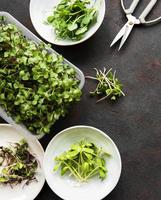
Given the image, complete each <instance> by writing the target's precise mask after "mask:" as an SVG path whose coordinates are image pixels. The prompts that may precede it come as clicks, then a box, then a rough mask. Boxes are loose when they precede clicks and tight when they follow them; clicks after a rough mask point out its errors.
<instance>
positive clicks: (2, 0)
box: [0, 0, 161, 200]
mask: <svg viewBox="0 0 161 200" xmlns="http://www.w3.org/2000/svg"><path fill="white" fill-rule="evenodd" d="M40 1H41V0H40ZM126 2H127V3H128V4H129V3H130V1H129V0H126ZM147 2H148V1H147V0H144V1H141V5H140V8H141V9H142V8H144V4H145V3H147ZM106 7H107V10H106V16H105V20H104V22H103V24H102V26H101V28H100V29H99V31H97V33H96V34H95V35H94V36H93V37H92V38H91V39H89V40H88V41H87V42H85V43H83V44H80V45H78V46H73V47H57V46H53V48H54V49H55V50H56V51H58V52H59V53H61V54H63V56H64V57H66V58H67V59H68V60H69V61H71V62H73V63H74V64H75V65H76V66H78V67H79V68H80V69H81V70H82V71H83V72H84V74H86V75H87V74H90V75H91V74H94V71H93V68H94V67H97V68H101V67H104V66H107V67H108V68H109V67H110V66H112V67H113V68H114V69H117V74H118V77H119V78H120V80H121V81H122V83H123V84H124V91H125V93H126V97H124V98H120V99H119V101H117V102H116V103H110V102H107V101H104V102H102V103H100V104H96V103H95V101H96V99H95V98H90V97H89V94H88V92H89V90H91V89H93V88H94V86H95V84H94V83H93V82H92V81H86V84H85V87H84V89H83V96H82V100H81V102H80V103H78V104H77V105H75V106H74V107H72V108H71V110H70V113H69V114H68V116H67V117H66V118H64V119H61V120H59V122H57V123H56V124H55V126H54V127H53V131H52V134H51V135H48V136H45V137H44V138H43V139H42V140H41V143H42V145H43V147H44V148H46V146H47V144H48V143H49V141H50V140H51V138H52V137H53V136H54V135H55V134H56V133H58V132H59V131H61V130H62V129H64V128H67V127H70V126H73V125H79V124H84V125H91V126H95V127H97V128H99V129H101V130H103V131H105V132H106V133H107V134H108V135H109V136H110V137H111V138H112V139H113V140H114V141H115V143H116V144H117V146H118V148H119V150H120V153H121V156H122V163H123V170H122V175H121V178H120V181H119V183H118V185H117V187H116V188H115V189H114V190H113V192H112V193H111V194H109V195H108V196H107V197H106V198H105V199H106V200H159V199H161V173H160V172H161V146H160V142H161V23H160V24H158V25H155V26H152V27H144V26H138V27H135V28H134V30H133V32H132V34H131V35H130V37H129V39H128V41H127V42H126V45H125V46H124V48H123V49H122V50H121V52H118V51H117V48H116V47H118V46H115V47H114V48H112V49H111V48H110V47H109V45H110V43H111V41H112V39H113V38H114V36H115V35H116V33H117V32H118V31H119V30H120V28H121V27H122V26H123V24H124V23H125V22H126V18H125V15H124V13H123V12H122V9H121V7H120V0H119V1H118V0H109V1H107V5H106ZM141 9H138V12H139V11H140V10H141ZM0 10H3V11H8V12H9V13H10V14H12V15H13V16H14V17H15V18H17V19H18V20H19V21H20V22H22V23H23V24H24V25H25V26H27V27H28V28H29V29H30V30H31V31H32V32H34V33H35V34H36V31H35V30H34V28H33V26H32V24H31V21H30V16H29V0H0ZM160 14H161V0H159V1H158V3H157V6H156V7H155V9H154V11H153V12H152V13H151V15H150V16H149V17H150V18H153V17H155V16H159V15H160ZM0 121H1V122H3V120H2V119H1V120H0ZM98 189H99V188H98ZM62 190H63V188H62ZM46 199H47V200H59V199H60V198H59V197H57V196H56V195H55V194H54V193H53V192H52V191H51V190H50V189H49V187H48V186H47V184H45V187H44V188H43V190H42V191H41V193H40V194H39V195H38V197H37V198H36V200H46ZM4 200H5V199H4Z"/></svg>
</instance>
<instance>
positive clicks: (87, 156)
mask: <svg viewBox="0 0 161 200" xmlns="http://www.w3.org/2000/svg"><path fill="white" fill-rule="evenodd" d="M106 156H108V157H109V156H110V154H108V153H106V152H105V151H103V149H102V148H101V147H97V146H96V145H95V144H94V143H93V142H89V141H86V140H82V141H80V142H77V143H74V144H72V145H71V148H70V149H69V150H68V151H66V152H64V153H62V154H61V155H59V156H57V157H56V158H55V161H56V162H57V164H56V165H55V167H54V171H57V170H58V169H59V168H60V171H61V175H62V176H63V175H65V174H67V175H69V176H73V177H74V178H75V179H76V180H77V181H79V182H86V181H88V180H89V179H90V178H92V177H94V176H98V177H99V178H100V179H101V180H104V179H105V178H106V176H107V172H108V170H107V168H106V160H105V157H106Z"/></svg>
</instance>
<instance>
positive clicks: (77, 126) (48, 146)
mask: <svg viewBox="0 0 161 200" xmlns="http://www.w3.org/2000/svg"><path fill="white" fill-rule="evenodd" d="M77 128H87V129H92V130H95V131H97V132H98V133H99V134H101V135H103V136H104V137H105V138H107V139H108V140H110V142H111V143H112V145H113V146H114V148H115V150H116V153H117V156H118V159H119V175H118V177H117V181H116V183H115V184H114V185H113V187H112V188H111V189H110V190H109V191H108V193H107V194H105V195H104V196H103V197H102V199H103V198H105V197H106V196H107V195H109V194H110V193H111V192H112V191H113V190H114V188H115V187H116V186H117V184H118V182H119V180H120V177H121V172H122V160H121V155H120V152H119V150H118V148H117V146H116V144H115V143H114V141H113V140H112V139H111V138H110V136H108V135H107V134H106V133H105V132H103V131H102V130H100V129H98V128H95V127H93V126H88V125H76V126H71V127H68V128H65V129H63V130H62V131H60V132H58V133H57V134H56V135H55V136H54V137H53V138H52V139H51V141H50V142H49V143H48V145H47V147H46V149H45V154H44V159H43V170H44V175H45V179H46V182H47V184H48V186H49V187H50V189H51V190H52V191H53V192H54V193H55V194H57V195H58V196H59V195H60V194H58V193H57V192H55V191H54V190H53V189H52V187H51V186H50V184H49V182H48V179H47V175H46V170H45V165H46V162H45V160H46V157H47V156H48V151H49V149H50V146H51V145H52V142H53V140H55V139H56V138H57V137H59V136H60V135H62V134H65V133H66V131H69V130H72V129H77ZM59 197H60V196H59ZM61 198H62V197H61ZM64 200H67V199H64Z"/></svg>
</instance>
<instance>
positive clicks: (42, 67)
mask: <svg viewBox="0 0 161 200" xmlns="http://www.w3.org/2000/svg"><path fill="white" fill-rule="evenodd" d="M0 81H1V83H0V106H1V107H2V108H4V110H5V111H6V112H7V113H8V115H9V116H11V117H12V118H13V119H14V120H15V121H16V122H17V123H22V124H24V125H25V126H26V127H27V128H28V129H29V130H30V131H31V132H32V133H33V134H42V133H49V132H50V129H51V126H52V125H53V124H54V123H55V122H56V121H57V120H58V119H59V118H60V117H61V116H65V114H66V113H67V111H68V109H69V106H70V105H71V104H73V103H74V102H77V101H79V100H80V97H81V90H80V89H79V82H80V81H79V80H78V79H77V75H76V71H75V69H74V68H72V67H71V66H69V65H68V64H66V63H65V62H64V58H63V57H62V56H61V55H57V54H55V53H52V54H51V53H49V47H48V46H47V45H45V44H44V43H41V44H36V43H35V42H34V41H32V40H29V39H27V38H25V37H24V35H23V34H22V32H21V31H20V30H18V28H17V27H16V26H15V25H13V24H9V23H7V22H6V19H5V18H4V17H1V18H0Z"/></svg>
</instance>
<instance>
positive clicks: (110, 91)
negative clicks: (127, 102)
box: [86, 68, 125, 103]
mask: <svg viewBox="0 0 161 200" xmlns="http://www.w3.org/2000/svg"><path fill="white" fill-rule="evenodd" d="M94 70H95V71H96V77H93V76H86V78H87V79H92V80H96V81H97V82H98V83H97V86H96V89H95V90H94V91H91V92H90V94H91V95H93V96H100V95H104V96H103V97H102V98H101V99H99V100H98V101H97V103H98V102H101V101H103V100H105V99H106V98H110V99H111V100H113V101H115V100H116V99H117V98H118V97H120V96H125V94H124V92H123V91H122V87H123V86H122V84H121V83H120V81H119V80H118V79H117V78H116V71H114V73H112V68H111V69H109V70H107V69H106V68H104V69H103V71H102V70H98V69H96V68H94Z"/></svg>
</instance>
